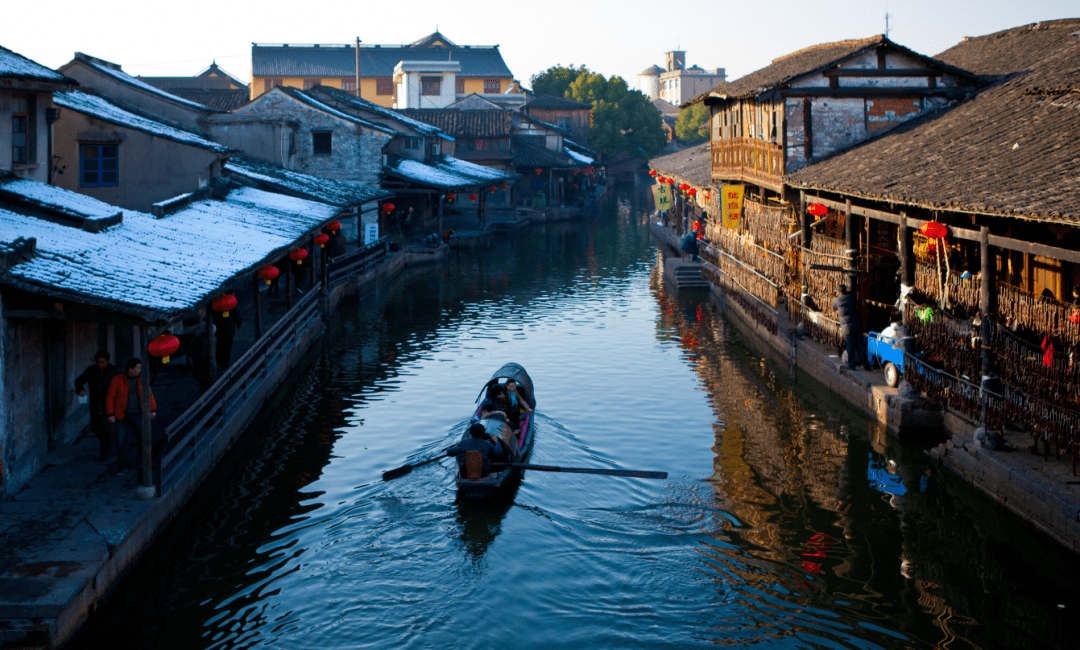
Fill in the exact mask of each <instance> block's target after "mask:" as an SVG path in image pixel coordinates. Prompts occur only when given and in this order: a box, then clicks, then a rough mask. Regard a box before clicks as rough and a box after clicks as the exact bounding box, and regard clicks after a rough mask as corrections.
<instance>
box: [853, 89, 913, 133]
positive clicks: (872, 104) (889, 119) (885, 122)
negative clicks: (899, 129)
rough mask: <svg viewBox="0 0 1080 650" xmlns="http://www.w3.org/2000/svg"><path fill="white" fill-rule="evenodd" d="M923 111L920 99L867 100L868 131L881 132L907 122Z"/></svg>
mask: <svg viewBox="0 0 1080 650" xmlns="http://www.w3.org/2000/svg"><path fill="white" fill-rule="evenodd" d="M921 110H922V100H921V99H918V98H910V97H909V98H903V99H897V98H879V99H867V100H866V130H867V131H870V132H873V131H880V130H882V129H887V128H889V127H892V126H895V125H897V124H900V123H901V122H906V121H907V120H909V119H911V118H912V117H915V116H916V115H917V114H918V113H919V112H920V111H921Z"/></svg>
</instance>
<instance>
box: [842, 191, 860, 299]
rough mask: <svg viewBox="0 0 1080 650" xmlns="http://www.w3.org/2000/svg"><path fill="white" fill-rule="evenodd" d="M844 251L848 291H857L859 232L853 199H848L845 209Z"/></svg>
mask: <svg viewBox="0 0 1080 650" xmlns="http://www.w3.org/2000/svg"><path fill="white" fill-rule="evenodd" d="M844 247H845V248H846V250H845V251H844V254H845V256H846V257H847V260H845V262H846V266H847V268H848V270H849V272H848V273H845V274H844V275H845V280H846V284H847V286H848V289H849V290H851V291H852V292H854V291H855V278H856V277H857V276H856V274H855V267H856V264H857V258H858V255H859V230H858V229H857V228H856V227H855V215H853V214H851V199H848V200H847V202H846V204H845V207H844Z"/></svg>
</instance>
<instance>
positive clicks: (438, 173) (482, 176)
mask: <svg viewBox="0 0 1080 650" xmlns="http://www.w3.org/2000/svg"><path fill="white" fill-rule="evenodd" d="M383 171H384V172H385V173H386V174H387V175H388V176H391V177H394V178H399V179H402V180H406V181H410V182H414V183H419V184H421V185H428V186H432V187H437V188H439V189H444V190H453V189H463V188H468V187H479V186H481V185H488V184H490V183H497V182H503V181H508V180H511V179H514V178H517V177H518V175H517V174H511V173H508V172H504V171H500V170H498V169H492V168H491V167H484V166H483V165H476V164H474V163H471V162H466V161H464V160H461V159H460V158H454V157H453V156H438V157H435V158H432V159H429V160H428V161H427V162H421V161H419V160H413V159H412V158H403V157H400V156H391V157H390V158H389V160H388V161H387V163H386V167H384V168H383Z"/></svg>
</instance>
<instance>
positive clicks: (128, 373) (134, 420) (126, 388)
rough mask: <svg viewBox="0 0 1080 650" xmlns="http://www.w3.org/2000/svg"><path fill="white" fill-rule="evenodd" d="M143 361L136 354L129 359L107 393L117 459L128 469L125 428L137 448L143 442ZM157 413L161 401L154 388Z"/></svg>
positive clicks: (154, 412)
mask: <svg viewBox="0 0 1080 650" xmlns="http://www.w3.org/2000/svg"><path fill="white" fill-rule="evenodd" d="M141 374H142V362H140V361H139V360H138V359H136V358H131V359H128V362H127V364H126V366H125V369H124V372H122V373H119V374H116V375H113V377H112V380H111V381H110V382H109V390H108V392H106V394H105V414H106V415H107V416H108V418H109V422H110V423H111V424H112V425H113V437H114V438H115V439H116V462H117V464H118V465H119V467H120V469H121V470H123V469H124V452H125V450H126V448H127V447H128V445H125V440H126V439H127V436H122V435H121V433H122V431H129V432H130V433H131V438H132V440H131V441H130V442H131V443H132V445H134V446H135V448H136V450H138V447H139V446H141V445H142V434H143V431H142V377H140V375H141ZM156 416H157V402H155V401H154V391H150V417H151V418H154V417H156Z"/></svg>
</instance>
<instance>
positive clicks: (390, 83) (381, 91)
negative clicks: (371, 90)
mask: <svg viewBox="0 0 1080 650" xmlns="http://www.w3.org/2000/svg"><path fill="white" fill-rule="evenodd" d="M375 94H376V95H393V94H394V79H393V78H392V77H375Z"/></svg>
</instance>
